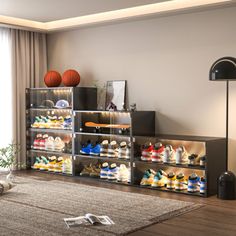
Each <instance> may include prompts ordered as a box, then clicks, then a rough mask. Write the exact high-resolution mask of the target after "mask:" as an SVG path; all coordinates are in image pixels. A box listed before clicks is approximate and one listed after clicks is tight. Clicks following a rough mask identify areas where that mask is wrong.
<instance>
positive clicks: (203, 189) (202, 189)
mask: <svg viewBox="0 0 236 236" xmlns="http://www.w3.org/2000/svg"><path fill="white" fill-rule="evenodd" d="M205 192H206V178H205V177H202V178H201V180H200V193H201V194H205Z"/></svg>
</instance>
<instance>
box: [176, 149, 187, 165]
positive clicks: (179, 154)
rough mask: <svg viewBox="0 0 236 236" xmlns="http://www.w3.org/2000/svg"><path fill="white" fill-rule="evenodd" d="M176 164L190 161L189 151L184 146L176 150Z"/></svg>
mask: <svg viewBox="0 0 236 236" xmlns="http://www.w3.org/2000/svg"><path fill="white" fill-rule="evenodd" d="M175 162H176V165H184V164H187V163H188V153H187V151H186V149H185V147H184V146H179V147H178V148H177V149H176V152H175Z"/></svg>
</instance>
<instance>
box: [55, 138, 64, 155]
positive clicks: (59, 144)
mask: <svg viewBox="0 0 236 236" xmlns="http://www.w3.org/2000/svg"><path fill="white" fill-rule="evenodd" d="M64 148H65V143H64V142H63V141H62V140H61V138H60V137H56V138H55V140H54V150H55V151H58V152H62V151H63V150H64Z"/></svg>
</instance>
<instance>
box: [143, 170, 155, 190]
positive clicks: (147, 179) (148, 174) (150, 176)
mask: <svg viewBox="0 0 236 236" xmlns="http://www.w3.org/2000/svg"><path fill="white" fill-rule="evenodd" d="M155 174H156V172H155V171H154V170H152V169H148V170H146V171H145V172H144V175H143V178H142V180H141V182H140V185H142V186H151V185H152V183H153V180H154V176H155Z"/></svg>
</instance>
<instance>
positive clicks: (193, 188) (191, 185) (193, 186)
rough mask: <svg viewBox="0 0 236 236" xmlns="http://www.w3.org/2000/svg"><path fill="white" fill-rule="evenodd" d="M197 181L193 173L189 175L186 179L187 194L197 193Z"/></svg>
mask: <svg viewBox="0 0 236 236" xmlns="http://www.w3.org/2000/svg"><path fill="white" fill-rule="evenodd" d="M199 181H200V178H199V177H198V176H197V175H196V174H195V173H193V174H192V175H190V176H189V178H188V192H190V193H195V192H199Z"/></svg>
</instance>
